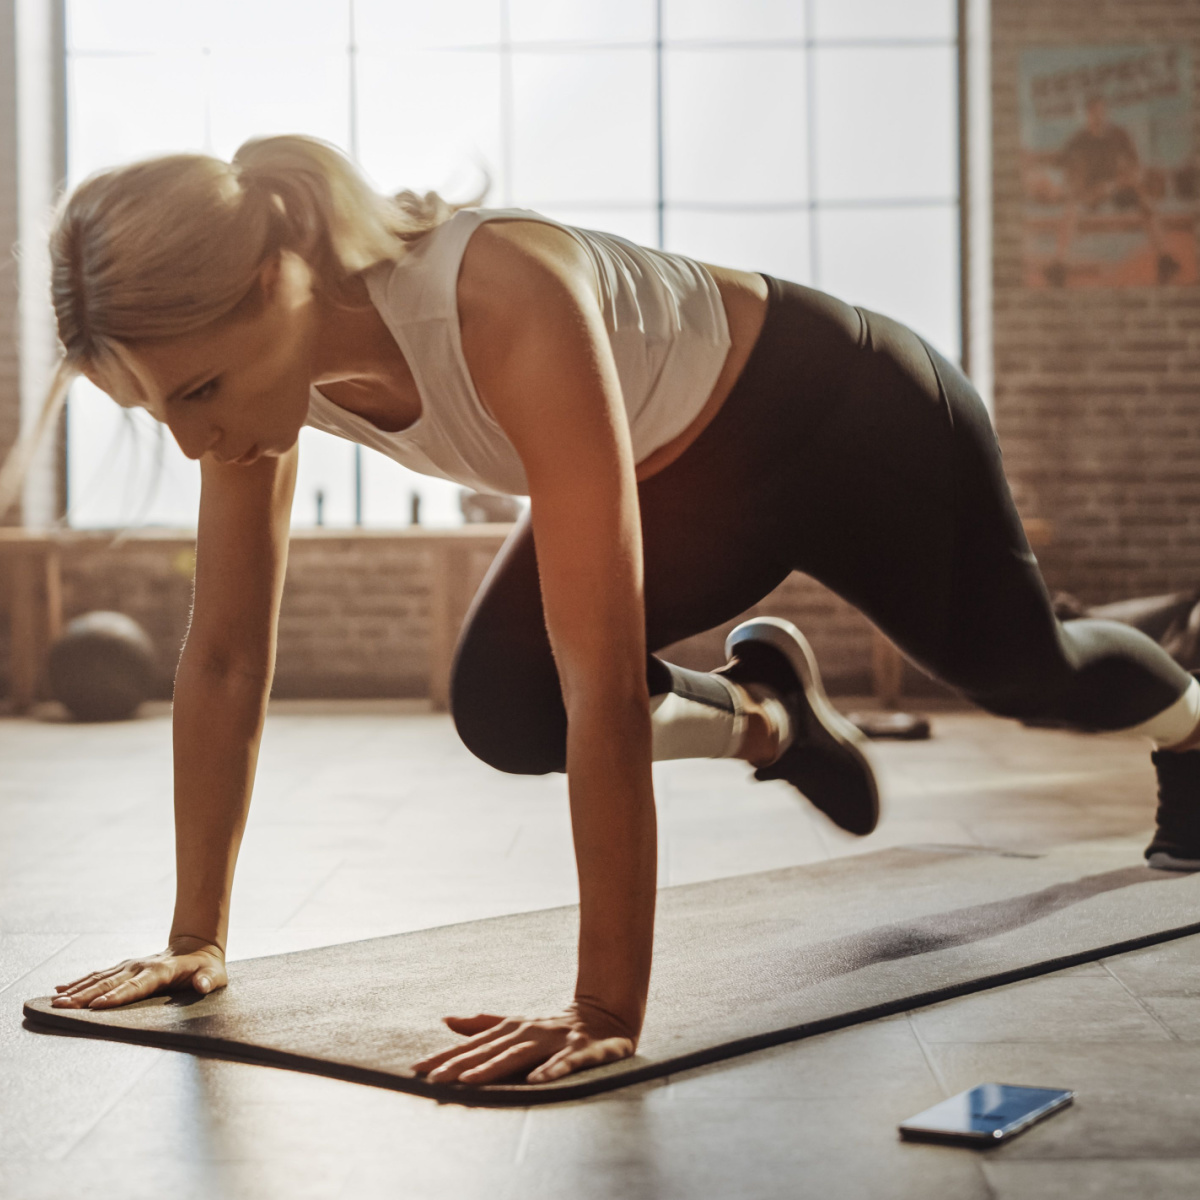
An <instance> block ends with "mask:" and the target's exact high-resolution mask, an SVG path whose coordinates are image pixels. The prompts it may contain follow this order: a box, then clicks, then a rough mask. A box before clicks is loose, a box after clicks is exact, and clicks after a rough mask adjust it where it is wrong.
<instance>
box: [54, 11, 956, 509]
mask: <svg viewBox="0 0 1200 1200" xmlns="http://www.w3.org/2000/svg"><path fill="white" fill-rule="evenodd" d="M67 11H68V56H69V61H68V80H69V107H68V112H69V117H68V122H69V125H68V162H69V176H70V181H71V182H72V183H74V182H77V181H78V180H80V179H82V178H83V177H84V176H86V175H87V174H89V173H90V172H92V171H94V170H96V169H97V168H100V167H103V166H107V165H110V164H113V163H118V162H124V161H128V160H130V159H135V158H140V157H143V156H146V155H150V154H156V153H162V152H166V151H173V150H203V151H207V152H210V153H214V154H218V155H221V156H224V157H228V156H229V155H231V154H232V153H233V152H234V150H236V149H237V147H238V145H239V144H240V143H241V142H242V141H243V140H245V139H246V138H248V137H251V136H254V135H258V134H265V133H280V132H300V133H310V134H315V135H317V136H320V137H323V138H326V139H328V140H329V141H331V142H334V143H336V144H337V145H339V146H341V147H342V148H343V149H345V150H346V151H347V152H348V153H350V154H351V155H352V156H353V157H355V158H356V159H357V161H358V162H359V164H360V165H361V167H362V168H363V170H364V171H365V172H366V174H367V175H368V177H369V178H370V179H371V180H372V181H373V182H374V183H375V184H376V185H377V186H379V187H381V188H385V189H389V190H396V189H399V188H402V187H412V188H416V189H426V188H437V189H438V190H440V191H442V192H443V193H444V194H447V195H450V196H452V197H467V196H469V195H471V194H472V193H473V192H474V190H475V189H476V188H477V187H478V185H479V183H480V181H481V179H482V178H483V176H484V175H485V174H486V175H487V176H488V177H490V179H491V181H492V190H491V194H490V196H489V199H488V201H487V203H488V204H491V205H496V206H510V205H516V206H521V207H526V208H533V209H536V210H538V211H540V212H543V213H545V214H547V215H549V216H554V217H556V218H558V219H560V220H564V221H568V222H570V223H572V224H576V225H583V226H586V227H591V228H599V229H605V230H608V231H610V232H613V233H618V234H622V235H624V236H627V237H630V238H632V239H634V240H636V241H639V242H643V243H646V244H648V245H662V246H665V247H666V248H667V249H669V250H677V251H680V252H682V253H685V254H690V255H693V256H694V257H697V258H701V259H704V260H706V261H710V262H716V263H721V264H728V265H731V266H739V267H745V268H748V269H754V270H761V271H767V272H770V273H772V274H776V275H779V276H782V277H784V278H789V279H793V280H796V281H798V282H801V283H808V284H811V285H813V286H815V287H819V288H822V289H824V290H826V291H829V292H832V293H834V294H836V295H839V296H841V297H843V298H844V299H846V300H849V301H851V302H853V303H856V304H862V305H865V306H867V307H869V308H873V309H876V310H879V311H883V312H886V313H889V314H891V315H893V316H895V317H897V318H898V319H900V320H902V321H904V322H906V323H907V324H909V325H912V326H913V327H914V328H916V329H917V330H918V331H919V332H920V333H922V334H923V335H924V336H925V337H927V338H928V339H929V340H930V341H931V342H932V343H933V344H934V345H936V346H938V347H939V349H941V350H942V351H943V352H944V353H946V354H947V356H949V357H951V358H958V357H959V351H960V346H959V342H960V328H959V323H960V317H959V313H960V292H959V286H960V285H959V207H958V195H957V192H958V161H957V147H958V137H957V130H958V110H957V99H956V97H957V80H956V62H957V49H956V46H957V41H956V29H955V4H954V0H905V2H904V3H902V4H900V3H896V2H895V0H570V2H569V3H563V0H437V2H436V3H430V2H429V0H205V3H203V4H201V3H190V2H189V3H179V4H176V3H170V4H164V3H162V2H161V0H68V4H67ZM69 421H70V426H69V447H70V449H69V456H70V505H71V519H72V521H73V522H74V523H75V524H78V525H84V526H96V525H101V526H103V525H115V524H126V523H150V524H174V525H188V524H191V523H193V522H194V520H195V510H196V503H197V497H198V490H199V485H198V475H197V469H196V466H195V464H193V463H189V462H187V461H186V460H185V459H183V457H182V455H180V454H179V453H178V450H177V449H176V447H175V446H174V443H173V442H172V441H171V440H170V438H169V436H167V437H161V436H159V431H158V430H157V429H156V428H155V427H154V423H153V422H152V421H150V420H149V419H148V418H146V417H145V414H142V413H132V414H128V413H122V412H121V411H120V410H118V409H117V408H116V406H115V405H113V404H112V402H111V401H109V400H108V399H107V398H106V397H103V396H101V395H100V394H98V393H96V392H95V390H94V389H90V388H88V387H87V386H86V385H85V384H81V385H80V386H79V387H78V388H77V390H76V392H75V393H74V395H73V396H72V401H71V405H70V412H69ZM114 468H115V469H114ZM114 481H117V482H114ZM414 492H417V493H419V494H420V495H421V497H422V520H423V521H425V522H426V523H429V524H453V523H457V522H458V520H459V519H460V518H459V513H458V504H457V489H456V488H455V487H454V486H453V485H449V484H445V483H444V482H442V481H437V480H427V479H422V478H420V477H418V476H414V475H412V474H411V473H410V472H408V471H405V470H404V469H403V468H401V467H399V466H397V465H396V464H394V463H392V462H390V461H388V460H386V459H384V458H382V457H380V456H379V455H377V454H374V453H372V452H370V451H362V452H361V453H356V450H355V448H354V447H353V446H351V445H350V444H349V443H345V442H341V441H339V440H337V439H334V438H330V437H327V436H325V435H323V434H319V433H317V432H316V431H313V430H305V431H304V434H303V437H302V447H301V467H300V479H299V484H298V487H297V496H296V504H295V510H294V514H293V521H294V523H295V524H297V525H307V524H313V523H315V522H316V520H317V516H318V507H320V510H321V519H322V520H323V521H324V522H325V523H326V524H330V525H350V524H353V523H354V522H355V521H356V520H361V521H362V522H363V523H364V524H368V525H376V526H378V525H394V524H407V523H408V521H409V518H410V513H411V497H412V494H413V493H414ZM318 495H319V496H320V504H319V505H318Z"/></svg>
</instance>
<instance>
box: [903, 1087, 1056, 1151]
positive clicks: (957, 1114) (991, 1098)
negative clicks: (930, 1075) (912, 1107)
mask: <svg viewBox="0 0 1200 1200" xmlns="http://www.w3.org/2000/svg"><path fill="white" fill-rule="evenodd" d="M1074 1099H1075V1093H1074V1092H1067V1091H1063V1090H1061V1089H1059V1088H1041V1087H1013V1086H1012V1085H1011V1084H1007V1083H981V1084H979V1085H978V1087H973V1088H968V1089H967V1090H966V1091H965V1092H959V1093H958V1095H957V1096H951V1097H950V1099H949V1100H943V1101H942V1102H941V1104H935V1105H934V1106H933V1107H932V1108H927V1109H926V1110H925V1111H924V1112H923V1113H918V1114H917V1115H916V1116H915V1117H909V1119H908V1120H907V1121H905V1122H904V1123H903V1124H902V1125H901V1126H900V1136H901V1137H902V1138H907V1139H909V1140H910V1141H924V1142H955V1143H958V1144H966V1145H971V1146H995V1145H996V1144H997V1143H999V1142H1003V1141H1006V1140H1007V1139H1008V1138H1011V1137H1015V1136H1016V1135H1017V1134H1018V1133H1020V1132H1021V1130H1023V1129H1028V1128H1029V1126H1030V1125H1032V1124H1033V1123H1034V1122H1035V1121H1040V1120H1042V1118H1043V1117H1048V1116H1050V1114H1051V1113H1056V1112H1058V1110H1059V1109H1060V1108H1066V1107H1067V1105H1068V1104H1070V1103H1071V1101H1072V1100H1074Z"/></svg>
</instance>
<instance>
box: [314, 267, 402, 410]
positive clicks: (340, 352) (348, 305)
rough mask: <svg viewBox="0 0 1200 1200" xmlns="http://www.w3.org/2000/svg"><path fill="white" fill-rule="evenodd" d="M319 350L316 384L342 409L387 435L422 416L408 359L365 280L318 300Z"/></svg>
mask: <svg viewBox="0 0 1200 1200" xmlns="http://www.w3.org/2000/svg"><path fill="white" fill-rule="evenodd" d="M313 304H314V306H315V310H316V323H315V324H316V329H315V338H316V345H315V347H314V351H313V385H314V386H315V387H317V388H319V389H320V391H321V394H322V395H323V396H325V397H326V398H327V399H329V400H331V401H332V402H333V403H334V404H336V405H337V406H338V407H339V408H344V409H346V410H347V411H349V412H353V413H356V414H357V415H358V416H360V417H363V418H365V419H366V420H368V421H370V422H371V424H373V425H375V426H376V427H377V428H379V429H381V430H383V431H384V432H387V433H396V432H399V431H400V430H401V429H406V428H407V427H408V426H409V425H411V424H412V423H413V422H414V421H415V420H416V419H417V418H418V417H419V416H420V415H421V398H420V395H419V393H418V392H417V386H416V381H415V380H414V378H413V374H412V371H411V370H410V368H409V365H408V360H407V359H406V358H405V357H404V353H403V351H401V349H400V347H399V346H398V345H397V344H396V339H395V337H394V336H393V335H392V331H391V330H390V329H389V328H388V327H387V325H386V324H385V322H384V320H383V318H382V317H381V316H380V315H379V310H378V309H377V308H376V307H375V305H374V304H373V303H372V301H371V297H370V293H369V292H368V291H367V285H366V283H365V282H364V281H363V279H362V277H361V276H355V277H354V278H352V279H350V280H349V281H348V282H347V285H346V288H345V290H344V292H343V294H342V296H340V297H338V298H337V299H336V300H328V299H325V298H323V297H320V296H314V298H313Z"/></svg>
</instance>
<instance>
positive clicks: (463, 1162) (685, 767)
mask: <svg viewBox="0 0 1200 1200" xmlns="http://www.w3.org/2000/svg"><path fill="white" fill-rule="evenodd" d="M935 732H936V737H935V738H934V740H932V741H930V742H928V743H923V744H910V745H903V744H901V745H881V746H879V747H878V748H877V750H878V754H877V757H878V760H879V763H880V770H881V775H882V777H883V780H884V784H885V791H886V795H887V798H888V801H889V807H888V812H887V817H886V819H885V821H884V823H883V825H882V827H881V828H880V830H879V831H878V833H876V834H875V835H874V836H872V837H871V838H868V839H864V840H862V841H855V840H851V839H847V838H844V837H842V836H841V835H839V834H838V833H837V832H836V831H835V830H833V829H832V828H831V827H830V826H829V825H828V824H826V823H825V822H824V821H823V820H822V819H821V818H820V817H818V816H817V815H815V814H814V813H812V812H811V811H809V810H807V809H806V808H805V807H804V806H802V805H801V804H798V803H796V802H795V801H794V800H793V798H792V796H791V794H789V792H788V790H787V789H786V788H785V787H784V786H782V785H778V784H755V783H753V782H752V781H750V780H749V779H748V776H747V773H746V771H745V770H744V769H743V768H742V767H741V766H739V765H738V764H736V763H729V762H721V763H675V764H666V765H663V766H660V767H659V768H656V770H657V773H658V792H659V802H660V810H661V814H662V846H663V849H662V859H663V882H664V884H671V883H682V882H689V881H693V880H700V879H707V878H715V877H719V876H722V875H730V874H736V873H740V872H746V871H758V870H765V869H769V868H772V867H777V866H783V865H789V864H793V863H798V862H809V861H815V860H818V859H822V858H826V857H829V856H831V855H836V854H847V853H859V852H862V851H867V850H871V849H874V848H878V847H881V846H888V845H895V844H900V843H912V842H947V843H955V844H964V843H979V844H986V845H1001V846H1006V847H1011V848H1016V849H1021V850H1026V851H1031V852H1036V851H1037V850H1038V849H1040V848H1044V847H1048V846H1050V845H1054V844H1058V843H1062V842H1068V841H1080V840H1085V839H1089V838H1118V839H1128V844H1129V847H1130V858H1131V861H1136V857H1137V853H1138V847H1139V846H1140V844H1141V842H1142V841H1143V840H1144V838H1145V836H1146V834H1147V832H1148V830H1149V828H1150V824H1151V820H1152V810H1153V781H1152V777H1151V775H1150V771H1149V766H1148V763H1147V759H1146V753H1145V750H1144V748H1143V747H1142V746H1141V745H1140V744H1139V743H1137V742H1134V741H1129V740H1122V739H1103V740H1101V739H1087V738H1081V737H1073V736H1070V735H1067V734H1064V733H1059V732H1052V731H1045V730H1026V729H1022V728H1020V727H1017V726H1010V725H1007V724H1004V723H1002V722H999V721H994V720H991V719H989V718H985V717H981V716H977V715H973V714H966V713H947V714H939V715H938V716H937V717H936V719H935ZM170 807H171V805H170V790H169V726H168V722H167V719H166V717H165V715H163V714H161V713H160V714H158V715H154V714H152V715H150V716H148V717H147V718H146V719H143V720H140V721H136V722H131V723H127V724H123V725H117V726H93V727H79V726H70V725H64V724H59V723H55V722H53V721H48V720H42V721H30V720H20V721H18V720H4V721H0V1197H3V1200H66V1198H67V1197H73V1196H76V1195H80V1194H86V1195H88V1196H97V1195H118V1196H120V1197H122V1200H141V1198H142V1197H151V1196H155V1197H157V1196H160V1195H170V1196H172V1197H173V1198H176V1200H190V1198H191V1197H197V1198H199V1197H204V1198H205V1200H243V1198H246V1200H274V1198H276V1197H280V1198H282V1197H288V1198H289V1200H290V1198H295V1200H306V1198H309V1197H312V1198H314V1200H315V1198H322V1200H324V1198H333V1197H345V1198H347V1200H349V1198H353V1200H374V1198H376V1197H393V1196H394V1197H404V1198H405V1200H426V1198H429V1197H437V1198H439V1200H442V1198H445V1200H473V1198H475V1197H479V1198H481V1200H483V1198H485V1197H486V1200H542V1198H545V1200H591V1198H593V1197H596V1198H600V1197H602V1198H604V1200H618V1198H620V1200H644V1198H645V1200H649V1198H655V1200H657V1198H659V1197H662V1198H664V1200H668V1198H671V1200H673V1198H676V1197H678V1198H679V1200H685V1198H686V1200H709V1198H712V1200H733V1198H742V1197H745V1198H747V1200H775V1198H777V1197H778V1198H781V1200H782V1198H784V1197H787V1198H789V1200H790V1198H793V1197H801V1196H819V1197H822V1198H827V1200H837V1198H841V1197H863V1198H864V1200H865V1198H871V1200H875V1198H890V1197H909V1196H911V1197H914V1198H916V1197H920V1198H921V1200H926V1198H929V1197H933V1198H940V1197H953V1198H955V1200H960V1198H972V1197H976V1196H978V1197H1001V1198H1003V1200H1009V1198H1011V1200H1043V1198H1046V1200H1048V1198H1050V1197H1068V1196H1070V1197H1072V1198H1077V1197H1106V1198H1107V1197H1135V1196H1136V1197H1139V1198H1142V1197H1180V1198H1182V1197H1188V1198H1189V1200H1190V1198H1194V1197H1195V1196H1197V1195H1200V1082H1198V1081H1200V939H1190V940H1185V941H1180V942H1174V943H1170V944H1167V945H1165V946H1162V947H1158V948H1153V949H1149V950H1144V951H1141V952H1138V953H1135V954H1130V955H1125V956H1122V957H1119V958H1114V959H1112V960H1108V961H1105V962H1102V963H1096V964H1090V965H1087V966H1083V967H1078V968H1075V969H1073V970H1070V971H1065V972H1061V973H1058V974H1056V975H1051V976H1047V977H1043V978H1040V979H1037V980H1033V981H1030V982H1026V983H1021V984H1016V985H1013V986H1010V987H1007V988H1003V989H998V990H995V991H992V992H986V993H981V994H977V995H974V996H969V997H965V998H963V999H960V1000H956V1001H952V1002H949V1003H946V1004H942V1005H938V1006H935V1007H932V1008H929V1009H924V1010H920V1011H917V1012H913V1013H909V1014H906V1015H903V1016H898V1017H894V1018H891V1019H888V1020H884V1021H879V1022H876V1023H873V1024H870V1025H865V1026H861V1027H858V1028H855V1029H849V1030H844V1031H842V1032H839V1033H833V1034H828V1035H824V1036H821V1037H817V1038H812V1039H810V1040H808V1041H805V1042H799V1043H795V1044H793V1045H789V1046H783V1047H779V1048H777V1049H774V1050H770V1051H764V1052H760V1053H757V1054H753V1055H748V1056H745V1057H743V1058H740V1059H735V1060H731V1061H729V1062H726V1063H721V1064H717V1065H714V1066H711V1067H708V1068H704V1069H701V1070H696V1071H692V1072H688V1073H685V1074H682V1075H679V1076H676V1077H673V1078H671V1079H670V1080H667V1081H662V1082H658V1083H655V1084H650V1085H646V1086H642V1087H636V1088H630V1089H627V1090H625V1091H623V1092H617V1093H613V1094H611V1095H607V1096H602V1097H598V1098H596V1099H594V1100H591V1101H584V1102H579V1103H574V1104H566V1105H562V1106H553V1107H549V1108H539V1109H532V1110H528V1111H520V1110H515V1111H505V1110H496V1111H493V1110H470V1109H464V1108H458V1107H453V1106H442V1107H439V1106H437V1105H435V1104H433V1103H431V1102H430V1101H428V1100H424V1099H420V1098H416V1097H410V1096H405V1095H401V1094H398V1093H391V1092H386V1091H380V1090H375V1089H370V1088H366V1087H361V1086H356V1085H353V1084H347V1083H341V1082H338V1081H334V1080H327V1079H319V1078H315V1077H311V1076H305V1075H300V1074H294V1073H289V1072H284V1071H278V1070H272V1069H268V1068H263V1067H253V1066H246V1065H241V1064H235V1063H225V1062H219V1061H215V1060H205V1059H198V1058H193V1057H191V1056H188V1055H183V1054H178V1053H170V1052H165V1051H157V1050H152V1049H148V1048H144V1047H136V1046H122V1045H118V1044H115V1043H106V1042H100V1041H92V1040H88V1039H75V1038H64V1037H56V1036H50V1035H45V1034H39V1033H35V1032H33V1031H31V1030H28V1029H25V1028H22V1025H21V1020H20V1004H21V1000H22V999H23V998H25V997H26V996H29V995H35V994H42V993H45V992H47V991H49V990H50V989H51V987H52V985H53V984H54V983H56V982H61V981H63V980H66V979H69V978H71V977H72V976H73V975H75V974H78V973H80V972H81V971H83V970H85V969H88V968H90V967H93V966H95V965H98V964H105V963H107V962H109V961H110V960H115V959H116V958H118V957H123V956H125V955H126V954H131V953H137V952H139V951H145V950H148V949H151V948H155V947H156V945H157V943H158V942H159V940H160V939H161V937H162V936H163V934H164V932H165V925H166V922H167V920H168V919H169V913H170V903H171V889H172V867H171V814H170ZM573 893H574V868H573V865H572V859H571V852H570V844H569V830H568V824H567V813H566V805H565V791H564V787H563V783H562V781H561V780H560V779H558V778H547V779H517V778H512V777H507V776H502V775H498V774H495V773H494V772H491V771H490V770H488V769H487V768H485V767H483V766H482V765H480V764H478V763H476V762H475V761H474V760H473V759H471V758H470V756H469V755H468V754H467V753H466V752H465V751H464V750H462V749H461V747H460V746H459V745H458V743H457V741H456V739H455V737H454V734H453V731H452V729H451V728H450V725H449V723H448V721H447V720H446V719H445V718H442V717H437V716H433V715H431V714H428V713H425V712H423V711H421V710H420V708H418V707H415V706H411V705H410V706H406V705H400V704H396V705H386V704H385V705H350V704H347V705H336V706H305V705H295V704H293V705H283V706H280V707H279V708H278V709H277V710H276V711H275V712H274V713H273V715H272V718H271V720H270V722H269V726H268V733H267V736H266V741H265V745H264V753H263V758H262V765H261V768H260V778H259V787H258V794H257V796H256V800H255V805H254V811H253V814H252V817H251V826H250V832H249V834H248V836H247V840H246V846H245V851H244V853H243V858H242V864H241V867H240V870H239V881H238V886H237V891H236V894H235V911H234V932H233V936H232V939H231V945H230V954H231V957H245V956H250V955H258V954H263V953H270V952H275V951H281V950H288V949H295V948H299V947H304V946H314V945H321V944H324V943H327V942H331V941H340V940H348V939H352V938H363V937H369V936H372V935H375V934H383V933H390V932H397V931H400V930H403V929H412V928H418V927H421V926H428V925H434V924H442V923H446V922H451V921H462V920H469V919H472V918H475V917H482V916H487V915H492V914H499V913H504V912H512V911H517V910H520V909H526V908H537V907H543V906H549V905H554V904H560V903H564V902H569V901H570V900H571V899H572V898H573ZM297 986H303V981H302V980H299V981H297ZM988 1079H997V1080H1007V1081H1011V1082H1030V1083H1045V1084H1049V1085H1054V1086H1068V1087H1072V1088H1074V1089H1076V1090H1077V1092H1078V1094H1079V1098H1078V1101H1077V1103H1076V1104H1075V1106H1074V1107H1073V1108H1072V1109H1069V1110H1067V1111H1066V1112H1065V1113H1063V1114H1062V1115H1060V1116H1057V1117H1055V1118H1053V1119H1052V1120H1051V1121H1049V1122H1047V1123H1045V1124H1044V1125H1041V1126H1039V1127H1037V1128H1035V1129H1033V1130H1031V1131H1030V1132H1029V1133H1027V1134H1025V1135H1024V1136H1022V1137H1021V1138H1019V1139H1018V1140H1016V1141H1015V1142H1013V1143H1012V1144H1011V1145H1010V1146H1008V1147H1005V1148H1002V1149H1000V1150H998V1151H992V1152H990V1153H988V1154H987V1155H986V1156H983V1155H980V1154H977V1153H975V1152H972V1151H968V1150H956V1149H949V1148H943V1147H930V1146H920V1145H909V1144H902V1143H900V1142H899V1141H898V1140H897V1137H896V1132H895V1127H896V1124H897V1122H898V1121H899V1120H901V1119H902V1118H903V1117H905V1116H909V1115H911V1114H913V1113H915V1112H916V1111H918V1110H919V1109H921V1108H924V1107H926V1106H928V1105H929V1104H932V1103H934V1102H935V1101H937V1100H938V1099H940V1098H941V1097H942V1096H944V1095H948V1094H951V1093H953V1092H955V1091H958V1090H961V1089H962V1088H964V1087H967V1086H968V1085H970V1084H973V1083H977V1082H981V1081H983V1080H988Z"/></svg>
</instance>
